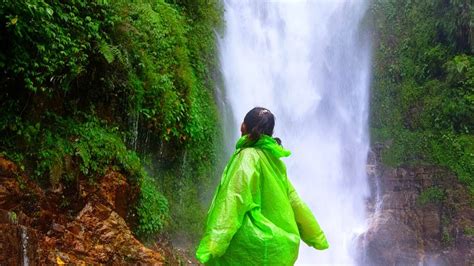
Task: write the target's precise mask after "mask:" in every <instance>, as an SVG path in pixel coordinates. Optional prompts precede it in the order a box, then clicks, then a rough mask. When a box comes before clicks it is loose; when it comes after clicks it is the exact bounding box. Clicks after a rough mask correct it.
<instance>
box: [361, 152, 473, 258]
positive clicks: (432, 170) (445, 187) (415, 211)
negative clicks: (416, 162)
mask: <svg viewBox="0 0 474 266" xmlns="http://www.w3.org/2000/svg"><path fill="white" fill-rule="evenodd" d="M383 148H384V147H383V145H375V146H374V148H373V150H372V152H371V153H370V155H369V165H368V172H369V179H370V184H371V190H372V198H371V199H370V200H369V201H368V208H369V212H370V213H371V217H370V226H369V229H368V231H367V232H366V233H365V234H364V235H363V236H362V237H361V238H360V244H361V246H362V248H363V250H364V253H363V255H362V256H361V258H360V262H361V264H362V265H474V208H473V206H474V199H473V198H472V196H471V195H470V193H469V191H468V190H467V187H466V186H465V185H463V184H461V183H460V182H459V181H458V179H457V177H456V176H455V175H454V174H453V173H452V172H450V171H448V170H446V169H443V168H440V167H434V166H402V167H397V168H391V167H385V166H383V165H382V164H381V160H380V151H381V150H382V149H383ZM420 263H421V264H420Z"/></svg>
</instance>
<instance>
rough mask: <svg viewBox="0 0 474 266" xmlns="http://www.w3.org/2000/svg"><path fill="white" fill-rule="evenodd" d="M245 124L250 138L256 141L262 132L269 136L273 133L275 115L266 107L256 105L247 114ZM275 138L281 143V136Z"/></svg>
mask: <svg viewBox="0 0 474 266" xmlns="http://www.w3.org/2000/svg"><path fill="white" fill-rule="evenodd" d="M244 124H245V127H246V129H247V133H248V137H249V139H250V140H252V141H255V140H258V139H259V138H260V135H262V134H265V135H268V136H272V135H273V128H274V127H275V116H274V115H273V114H272V112H270V110H268V109H266V108H263V107H254V108H253V109H252V110H250V111H249V112H248V113H247V114H246V115H245V118H244ZM274 139H275V140H276V141H277V142H278V144H280V145H281V140H280V139H279V138H274Z"/></svg>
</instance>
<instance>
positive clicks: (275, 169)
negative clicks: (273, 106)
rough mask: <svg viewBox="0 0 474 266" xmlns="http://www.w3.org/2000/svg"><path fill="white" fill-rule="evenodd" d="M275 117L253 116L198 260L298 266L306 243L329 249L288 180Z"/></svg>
mask: <svg viewBox="0 0 474 266" xmlns="http://www.w3.org/2000/svg"><path fill="white" fill-rule="evenodd" d="M274 126H275V117H274V115H273V114H272V113H271V112H270V111H269V110H268V109H265V108H262V107H255V108H253V109H252V110H250V111H249V112H248V113H247V115H246V116H245V118H244V121H243V123H242V125H241V132H242V137H241V138H240V139H239V140H238V141H237V144H236V150H235V152H234V154H233V155H232V157H231V158H230V161H229V162H228V164H227V166H226V167H225V169H224V172H223V174H222V178H221V182H220V184H219V186H218V188H217V190H216V193H215V195H214V198H213V200H212V203H211V206H210V209H209V212H208V217H207V223H206V228H205V232H204V236H203V238H202V239H201V241H200V243H199V246H198V248H197V251H196V258H197V259H198V260H199V261H200V262H201V263H203V264H206V265H293V264H294V263H295V261H296V259H297V257H298V249H299V243H300V239H302V240H303V241H304V242H305V243H306V244H308V245H309V246H311V247H314V248H316V249H319V250H323V249H327V248H328V247H329V245H328V242H327V240H326V237H325V235H324V233H323V231H322V230H321V228H320V226H319V224H318V222H317V221H316V219H315V218H314V216H313V214H312V213H311V211H310V209H309V208H308V206H307V205H306V204H305V203H304V202H303V201H302V200H301V199H300V197H299V196H298V194H297V193H296V191H295V189H294V187H293V185H292V184H291V182H290V180H289V179H288V177H287V173H286V167H285V164H284V163H283V161H282V160H281V159H280V158H281V157H287V156H289V155H290V151H288V150H286V149H284V148H283V147H282V146H281V141H280V139H278V138H273V137H272V135H273V128H274Z"/></svg>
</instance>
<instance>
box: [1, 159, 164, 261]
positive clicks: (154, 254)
mask: <svg viewBox="0 0 474 266" xmlns="http://www.w3.org/2000/svg"><path fill="white" fill-rule="evenodd" d="M66 190H67V188H61V187H59V188H56V189H55V190H54V191H53V190H48V191H45V190H44V189H42V188H40V187H39V186H38V185H37V184H36V183H34V182H32V181H30V180H29V179H28V178H27V177H26V176H25V175H24V174H23V173H22V172H21V171H19V169H18V168H17V167H16V165H15V164H13V163H12V162H11V161H8V160H6V159H4V158H1V157H0V262H1V263H0V264H1V265H51V264H74V265H77V264H84V265H90V264H94V265H96V264H119V265H120V264H146V265H160V264H163V263H165V262H167V261H165V257H167V252H168V253H169V251H167V250H159V247H156V248H154V249H155V250H153V249H150V248H147V247H145V246H144V245H143V244H142V243H140V242H139V241H138V240H137V239H136V238H135V237H134V235H133V234H132V232H131V231H130V229H129V227H128V225H127V223H126V219H125V218H126V215H127V213H128V208H129V206H128V199H129V194H130V190H131V188H130V186H129V185H128V184H127V182H126V178H125V177H124V176H123V175H122V174H120V173H118V172H114V171H108V172H107V174H106V175H105V176H103V177H102V178H100V179H99V180H98V182H97V183H95V184H90V182H87V181H86V180H84V181H80V182H77V184H76V185H75V188H74V189H73V191H75V193H74V194H73V195H68V196H67V197H66V196H65V195H67V191H66Z"/></svg>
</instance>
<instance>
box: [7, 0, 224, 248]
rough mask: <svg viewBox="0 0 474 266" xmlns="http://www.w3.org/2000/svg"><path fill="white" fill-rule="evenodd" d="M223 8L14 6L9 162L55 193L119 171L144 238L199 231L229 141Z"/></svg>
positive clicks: (201, 0)
mask: <svg viewBox="0 0 474 266" xmlns="http://www.w3.org/2000/svg"><path fill="white" fill-rule="evenodd" d="M221 13H222V7H221V6H220V4H219V1H217V0H211V1H209V0H198V1H178V0H176V1H163V0H157V1H149V0H139V1H133V2H130V1H114V2H112V1H107V0H97V1H87V0H74V1H66V2H64V1H49V0H28V1H19V2H18V1H16V2H15V1H6V2H4V3H3V4H2V6H1V7H0V25H1V27H0V32H1V34H0V46H1V50H0V69H1V71H2V76H1V77H0V101H1V102H2V105H1V106H0V112H1V115H0V134H1V138H0V155H2V156H6V157H8V158H10V159H12V160H14V161H15V162H17V163H18V164H19V165H20V167H21V168H22V169H23V170H25V171H27V173H29V175H30V176H31V178H34V179H35V180H36V181H37V182H38V183H39V184H41V185H42V186H44V187H45V188H54V187H55V186H57V185H58V184H59V183H61V184H69V183H73V182H74V181H77V180H78V179H84V178H85V179H87V180H88V181H89V182H90V183H92V184H93V183H94V182H95V181H96V180H97V178H99V177H100V176H102V175H103V174H104V173H105V171H106V170H107V169H114V170H117V171H121V172H123V173H124V174H125V175H126V176H127V177H128V180H129V182H130V183H131V184H132V186H133V187H135V188H137V189H136V191H137V195H131V196H130V197H131V198H133V199H136V200H135V202H136V203H135V207H134V208H132V210H131V211H132V215H131V216H133V217H136V218H137V221H131V223H132V224H134V225H135V232H136V233H137V234H138V235H139V236H141V237H142V238H143V239H145V238H152V237H153V236H154V235H156V234H157V233H159V232H161V231H162V230H163V229H166V228H167V230H169V231H171V232H177V231H180V230H183V229H184V230H186V231H190V234H191V236H196V235H197V234H198V233H199V231H200V230H201V227H202V226H201V225H200V223H201V222H202V221H203V220H204V219H203V216H204V215H205V206H203V204H202V203H201V201H202V197H203V193H204V192H206V191H207V188H208V186H209V184H210V182H211V181H212V178H213V177H214V176H215V172H214V171H215V170H216V169H215V165H216V164H217V160H218V159H217V156H216V154H217V151H218V149H219V147H220V146H221V145H220V143H219V141H220V131H219V126H218V115H217V110H216V106H215V103H214V99H213V86H214V84H213V80H214V79H213V75H214V72H215V67H216V66H217V60H216V53H215V52H216V51H215V49H216V46H215V38H216V37H215V36H216V35H215V30H217V31H219V30H220V28H221V25H222V21H221ZM188 226H189V227H192V228H191V230H188V228H185V227H188Z"/></svg>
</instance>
